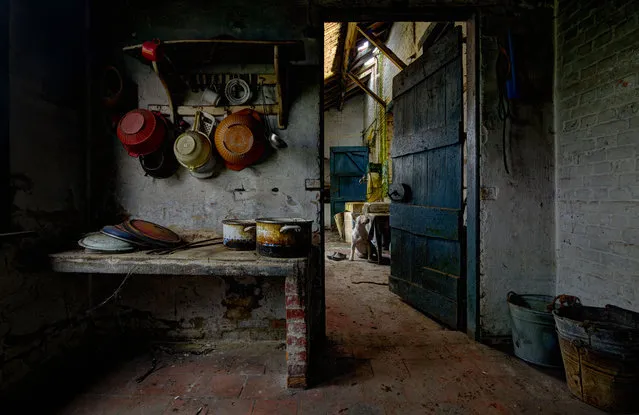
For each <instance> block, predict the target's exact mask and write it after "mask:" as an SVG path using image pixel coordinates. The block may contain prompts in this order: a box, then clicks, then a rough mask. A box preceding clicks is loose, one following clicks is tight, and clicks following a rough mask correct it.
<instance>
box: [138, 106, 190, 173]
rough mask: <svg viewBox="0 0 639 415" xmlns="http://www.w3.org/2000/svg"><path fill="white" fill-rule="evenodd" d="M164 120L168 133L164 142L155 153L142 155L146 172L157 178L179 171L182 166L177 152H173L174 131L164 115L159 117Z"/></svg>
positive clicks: (141, 158) (141, 159)
mask: <svg viewBox="0 0 639 415" xmlns="http://www.w3.org/2000/svg"><path fill="white" fill-rule="evenodd" d="M157 118H159V119H161V120H162V121H163V122H164V126H165V128H166V131H167V134H166V137H165V139H164V142H163V143H162V145H161V146H160V148H159V149H157V150H156V151H154V152H153V153H150V154H147V155H143V156H140V157H139V158H138V159H139V160H140V165H141V166H142V169H143V170H144V172H145V173H146V174H147V175H149V176H151V177H153V178H156V179H166V178H169V177H171V176H173V174H175V172H176V171H177V169H178V167H179V166H180V165H179V163H178V161H177V159H176V158H175V154H174V153H173V142H174V138H173V133H172V132H171V131H170V129H169V126H168V124H167V122H166V120H165V119H164V118H163V117H157Z"/></svg>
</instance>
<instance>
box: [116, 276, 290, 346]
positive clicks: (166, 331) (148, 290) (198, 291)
mask: <svg viewBox="0 0 639 415" xmlns="http://www.w3.org/2000/svg"><path fill="white" fill-rule="evenodd" d="M284 304H285V301H284V278H259V277H242V278H230V277H229V278H224V279H222V278H211V277H192V276H189V277H181V276H173V277H171V276H170V277H167V276H149V275H139V276H135V277H134V278H132V279H131V281H130V282H129V283H128V285H127V287H126V289H124V290H123V291H122V295H121V297H120V299H119V301H118V304H117V305H116V310H117V312H118V313H120V314H122V315H127V316H128V318H127V322H126V324H127V325H128V326H129V328H130V329H131V330H133V331H139V332H141V333H144V334H145V336H148V337H149V338H152V339H157V340H162V341H187V342H196V343H202V344H206V343H210V342H219V341H255V340H282V339H284V338H285V328H286V311H285V307H284Z"/></svg>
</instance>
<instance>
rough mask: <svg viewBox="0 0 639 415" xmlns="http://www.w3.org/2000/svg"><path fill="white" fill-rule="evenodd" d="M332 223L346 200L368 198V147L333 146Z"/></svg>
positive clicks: (355, 200) (342, 208)
mask: <svg viewBox="0 0 639 415" xmlns="http://www.w3.org/2000/svg"><path fill="white" fill-rule="evenodd" d="M330 161H331V223H334V221H335V219H334V217H335V214H336V213H339V212H344V208H345V206H344V205H345V204H346V202H363V201H365V200H366V182H364V181H363V180H361V179H362V177H364V176H365V175H366V168H367V167H368V148H367V147H364V146H362V147H331V159H330Z"/></svg>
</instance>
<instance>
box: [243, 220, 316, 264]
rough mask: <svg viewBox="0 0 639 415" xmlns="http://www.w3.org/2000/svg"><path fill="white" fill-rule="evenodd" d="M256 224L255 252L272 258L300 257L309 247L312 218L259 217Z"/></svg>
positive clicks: (306, 252) (303, 255) (305, 254)
mask: <svg viewBox="0 0 639 415" xmlns="http://www.w3.org/2000/svg"><path fill="white" fill-rule="evenodd" d="M255 222H256V225H257V253H258V254H260V255H263V256H267V257H273V258H300V257H305V256H307V255H308V253H309V251H310V249H311V238H312V226H313V221H312V220H306V219H299V218H260V219H256V220H255Z"/></svg>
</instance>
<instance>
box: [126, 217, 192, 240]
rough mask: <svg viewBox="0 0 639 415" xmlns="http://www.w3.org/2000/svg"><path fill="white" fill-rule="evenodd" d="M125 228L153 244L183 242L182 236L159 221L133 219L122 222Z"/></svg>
mask: <svg viewBox="0 0 639 415" xmlns="http://www.w3.org/2000/svg"><path fill="white" fill-rule="evenodd" d="M122 225H123V226H124V229H126V230H127V231H129V232H130V233H132V234H133V235H135V236H137V237H138V238H139V239H141V240H142V241H144V242H148V243H150V244H153V245H163V246H175V245H179V244H181V243H182V238H180V236H179V235H178V234H176V233H175V232H173V231H172V230H170V229H168V228H165V227H164V226H160V225H158V224H157V223H153V222H148V221H145V220H140V219H133V220H129V221H127V222H124V223H123V224H122Z"/></svg>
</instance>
